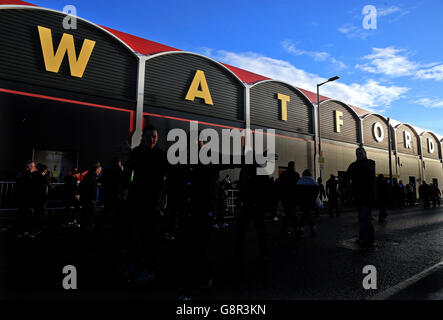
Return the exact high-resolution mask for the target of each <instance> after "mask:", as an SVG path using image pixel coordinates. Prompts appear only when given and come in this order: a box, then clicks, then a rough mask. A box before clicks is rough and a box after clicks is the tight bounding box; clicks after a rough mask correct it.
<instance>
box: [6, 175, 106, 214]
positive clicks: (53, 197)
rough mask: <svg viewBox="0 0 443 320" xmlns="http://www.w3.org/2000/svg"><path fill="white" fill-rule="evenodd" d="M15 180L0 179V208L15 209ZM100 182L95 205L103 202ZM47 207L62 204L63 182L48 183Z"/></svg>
mask: <svg viewBox="0 0 443 320" xmlns="http://www.w3.org/2000/svg"><path fill="white" fill-rule="evenodd" d="M15 185H16V184H15V181H0V210H1V209H3V210H10V209H16V208H17V207H18V203H17V202H18V201H19V199H17V198H16V194H15ZM101 190H102V184H101V183H99V184H98V190H97V200H98V202H97V205H98V206H100V205H102V203H103V197H102V193H101ZM47 194H48V205H47V206H48V209H51V208H60V207H63V206H64V183H62V182H55V183H50V184H49V185H48V190H47Z"/></svg>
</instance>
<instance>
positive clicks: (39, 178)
mask: <svg viewBox="0 0 443 320" xmlns="http://www.w3.org/2000/svg"><path fill="white" fill-rule="evenodd" d="M36 167H37V170H36V171H34V172H33V173H32V185H33V188H32V189H33V190H32V194H33V203H34V208H35V210H34V214H33V216H32V220H31V229H32V232H33V234H34V235H35V236H38V235H40V233H41V231H42V226H43V223H44V220H45V217H46V215H47V212H46V211H47V210H46V204H47V201H48V187H49V174H48V167H47V166H46V165H44V164H42V163H38V164H37V166H36Z"/></svg>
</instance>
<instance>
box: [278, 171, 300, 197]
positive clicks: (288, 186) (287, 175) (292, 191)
mask: <svg viewBox="0 0 443 320" xmlns="http://www.w3.org/2000/svg"><path fill="white" fill-rule="evenodd" d="M299 179H300V175H299V174H298V173H297V172H296V171H292V170H286V171H284V172H282V173H281V174H280V185H279V187H280V195H281V199H282V200H283V201H296V199H297V198H296V190H297V182H298V180H299Z"/></svg>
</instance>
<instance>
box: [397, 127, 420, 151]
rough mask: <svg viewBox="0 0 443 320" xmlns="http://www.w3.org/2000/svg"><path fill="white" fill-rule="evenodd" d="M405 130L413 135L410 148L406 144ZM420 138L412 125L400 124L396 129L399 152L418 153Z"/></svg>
mask: <svg viewBox="0 0 443 320" xmlns="http://www.w3.org/2000/svg"><path fill="white" fill-rule="evenodd" d="M405 131H406V132H408V133H409V134H410V135H411V148H410V149H409V148H406V146H405V134H404V132H405ZM418 139H419V137H418V135H417V134H416V133H415V131H414V130H412V128H411V127H409V126H407V125H404V124H403V125H401V126H399V127H398V128H397V130H396V143H397V152H400V153H406V154H413V155H418Z"/></svg>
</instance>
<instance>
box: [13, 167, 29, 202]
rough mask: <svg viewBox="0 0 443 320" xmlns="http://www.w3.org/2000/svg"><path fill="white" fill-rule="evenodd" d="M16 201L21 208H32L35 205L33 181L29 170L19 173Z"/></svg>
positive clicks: (16, 185)
mask: <svg viewBox="0 0 443 320" xmlns="http://www.w3.org/2000/svg"><path fill="white" fill-rule="evenodd" d="M15 187H16V189H15V192H16V193H15V195H16V199H15V200H16V202H17V204H18V206H19V207H20V208H30V207H32V205H33V181H32V174H31V172H30V171H29V170H22V171H20V172H19V173H18V174H17V177H16V184H15Z"/></svg>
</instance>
